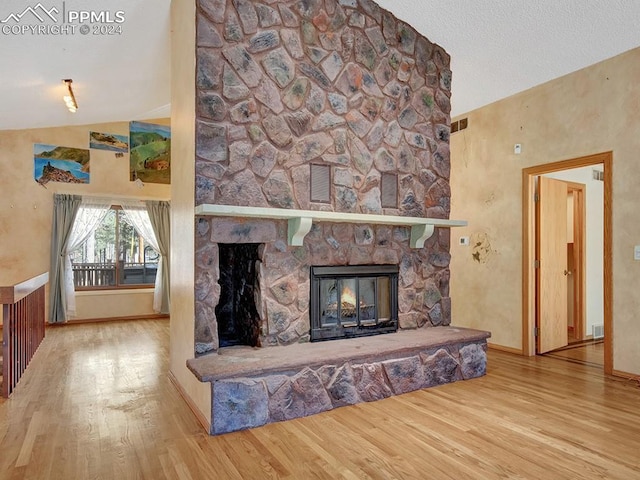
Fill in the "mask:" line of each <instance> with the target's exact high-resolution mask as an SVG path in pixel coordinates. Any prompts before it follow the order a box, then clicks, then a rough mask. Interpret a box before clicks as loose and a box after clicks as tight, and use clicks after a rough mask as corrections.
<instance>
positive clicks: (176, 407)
mask: <svg viewBox="0 0 640 480" xmlns="http://www.w3.org/2000/svg"><path fill="white" fill-rule="evenodd" d="M167 359H168V321H167V320H140V321H127V322H114V323H100V324H83V325H74V326H67V327H58V328H49V329H47V335H46V338H45V340H44V342H43V344H42V345H41V347H40V349H39V350H38V352H37V353H36V355H35V357H34V359H33V360H32V363H31V365H30V366H29V368H28V370H27V372H26V374H25V376H24V377H23V379H22V380H21V382H20V384H19V385H18V387H17V388H16V390H15V392H14V394H13V395H12V397H11V398H10V399H9V400H0V479H3V480H5V479H30V480H31V479H74V480H75V479H121V478H123V479H128V478H132V479H133V478H136V479H137V478H140V479H154V480H155V479H164V478H171V479H193V480H197V479H251V480H253V479H263V478H269V479H275V478H287V479H312V478H314V479H362V478H372V479H392V478H397V479H405V478H406V479H474V480H477V479H501V478H502V479H503V478H519V479H544V480H549V479H576V478H581V479H590V478H607V479H625V480H628V479H632V478H640V466H639V465H638V452H639V451H640V416H639V415H638V404H639V402H640V388H638V385H637V383H634V382H631V381H626V380H624V379H616V378H612V377H605V376H604V375H603V374H602V371H601V370H599V369H596V368H593V367H589V366H585V365H577V364H574V363H570V362H566V361H563V360H558V359H554V358H545V357H533V358H524V357H518V356H513V355H509V354H506V353H501V352H495V351H490V352H489V368H488V374H487V376H485V377H483V378H480V379H476V380H469V381H463V382H457V383H454V384H449V385H444V386H441V387H436V388H431V389H426V390H421V391H417V392H412V393H409V394H405V395H401V396H397V397H392V398H389V399H386V400H382V401H380V402H375V403H363V404H359V405H356V406H353V407H345V408H339V409H336V410H333V411H330V412H326V413H323V414H320V415H316V416H312V417H307V418H302V419H298V420H292V421H289V422H283V423H276V424H271V425H267V426H265V427H261V428H257V429H254V430H249V431H244V432H238V433H232V434H227V435H223V436H220V437H210V436H208V435H207V434H206V433H204V432H203V431H202V429H201V427H200V426H199V425H198V423H197V422H196V420H195V418H194V416H193V415H192V413H191V412H190V411H189V409H188V408H187V406H186V404H185V403H184V402H183V401H182V399H181V398H180V396H179V395H178V393H177V392H176V390H175V388H174V387H173V386H172V385H171V383H170V382H169V380H168V378H167Z"/></svg>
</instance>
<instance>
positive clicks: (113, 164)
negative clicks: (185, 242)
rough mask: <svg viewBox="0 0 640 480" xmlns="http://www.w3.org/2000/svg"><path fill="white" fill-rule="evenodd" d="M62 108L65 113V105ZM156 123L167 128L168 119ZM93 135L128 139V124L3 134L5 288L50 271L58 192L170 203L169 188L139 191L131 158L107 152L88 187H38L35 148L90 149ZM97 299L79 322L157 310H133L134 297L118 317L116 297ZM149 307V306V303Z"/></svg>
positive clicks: (97, 159) (94, 156) (0, 210)
mask: <svg viewBox="0 0 640 480" xmlns="http://www.w3.org/2000/svg"><path fill="white" fill-rule="evenodd" d="M60 108H64V105H63V104H62V103H61V104H60ZM153 122H156V123H165V124H166V123H168V119H164V120H153ZM90 131H98V132H104V133H115V134H121V135H128V133H129V123H128V122H116V123H108V124H99V125H83V126H73V127H59V128H41V129H31V130H4V131H0V167H1V168H2V174H1V175H0V285H13V284H15V283H19V282H21V281H23V280H26V279H28V278H30V277H33V276H35V275H38V274H40V273H42V272H46V271H48V270H49V255H50V242H51V217H52V210H53V194H54V193H73V194H78V195H100V196H119V197H128V198H157V199H164V200H167V199H169V198H170V194H171V188H170V186H169V185H159V184H146V185H145V186H144V188H137V187H136V186H135V185H134V184H133V183H132V182H129V156H128V155H127V154H125V155H124V157H122V158H115V154H114V152H108V151H105V150H91V163H90V165H91V181H90V183H89V184H70V183H54V182H51V183H48V184H47V185H46V188H45V187H42V186H40V185H39V184H38V183H36V181H35V180H34V178H33V171H34V163H33V144H34V143H45V144H51V145H59V146H64V147H76V148H89V132H90ZM98 297H99V296H96V297H94V298H93V299H92V302H93V303H92V304H91V305H89V308H85V307H87V303H86V302H85V301H84V297H80V298H79V299H78V307H79V310H78V317H77V318H79V319H82V318H106V317H111V316H129V315H146V314H153V309H148V310H147V309H144V310H143V309H142V308H141V305H133V304H132V302H131V297H130V296H127V295H126V294H125V296H124V297H123V299H122V302H120V300H119V301H118V302H119V303H120V305H121V306H125V305H127V304H128V305H132V309H131V311H130V312H128V311H127V310H126V309H123V308H119V309H118V314H117V315H115V314H114V311H113V304H114V302H113V296H109V297H108V298H107V299H99V298H98ZM134 298H140V296H139V295H138V296H136V297H134ZM134 303H135V302H134ZM144 305H145V306H149V305H150V303H149V302H148V301H146V300H145V301H144Z"/></svg>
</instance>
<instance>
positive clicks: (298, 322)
mask: <svg viewBox="0 0 640 480" xmlns="http://www.w3.org/2000/svg"><path fill="white" fill-rule="evenodd" d="M196 17H197V18H196V20H197V78H196V89H197V98H196V112H197V118H196V159H195V162H196V179H195V184H196V190H195V197H196V198H195V200H196V204H203V203H213V204H225V205H243V206H256V207H276V208H295V209H311V210H314V209H317V210H330V211H337V212H362V213H378V214H396V215H406V216H428V217H436V218H447V217H448V215H449V201H450V190H449V169H450V163H449V126H450V116H449V112H450V94H451V92H450V86H451V71H450V70H449V61H450V59H449V56H448V55H447V53H446V52H445V51H444V50H443V49H442V48H441V47H439V46H437V45H434V44H432V43H431V42H429V40H427V39H426V38H425V37H423V36H422V35H420V34H418V33H417V32H416V31H415V30H414V29H413V28H412V27H410V26H409V25H407V24H406V23H404V22H401V21H399V20H397V19H396V18H394V17H393V15H392V14H390V13H389V12H387V11H385V10H383V9H381V8H380V7H379V6H378V5H377V4H375V3H374V2H372V1H371V0H294V1H278V2H275V1H273V0H264V1H263V2H258V1H254V0H229V1H225V0H199V2H198V8H197V13H196ZM312 163H314V164H324V165H329V166H331V167H332V177H331V178H332V185H331V192H332V198H331V202H330V203H328V204H322V203H313V202H310V200H309V190H310V186H309V185H310V183H309V182H310V164H312ZM382 173H393V174H396V175H397V176H398V188H397V192H398V198H397V208H382V206H381V191H380V188H381V180H380V179H381V174H382ZM238 242H247V243H248V242H251V243H261V244H263V246H262V247H261V253H260V265H259V270H260V278H259V283H260V289H259V290H260V294H259V295H258V296H257V298H256V304H257V307H258V311H259V312H260V314H261V321H262V325H261V326H260V328H261V345H262V346H270V345H285V344H290V343H295V342H300V341H305V340H307V339H308V332H309V312H308V299H309V267H310V266H312V265H342V264H350V265H356V264H389V263H393V264H399V265H400V302H399V304H400V327H401V328H419V327H423V326H432V325H447V324H449V322H450V299H449V270H448V265H449V253H448V252H449V232H448V230H439V231H438V229H437V231H436V234H435V235H434V236H433V237H432V238H431V239H430V240H429V241H428V242H427V244H426V245H425V247H424V248H423V249H420V250H411V249H410V248H409V240H408V230H407V229H405V228H392V227H380V226H373V225H371V226H367V225H362V226H360V225H358V226H353V225H344V224H328V223H327V224H322V225H315V226H314V228H313V230H312V232H311V233H310V234H309V235H307V237H306V239H305V242H304V246H303V247H289V246H287V244H286V223H284V222H278V221H268V220H264V221H248V220H242V219H217V218H214V219H212V218H198V219H197V232H196V278H195V285H196V332H195V337H196V353H197V354H203V353H208V352H212V351H215V350H216V349H217V348H218V339H217V324H216V318H215V310H214V309H215V306H216V304H217V302H218V298H219V293H220V286H219V285H218V283H217V282H218V278H219V271H218V262H217V255H218V251H217V244H218V243H238Z"/></svg>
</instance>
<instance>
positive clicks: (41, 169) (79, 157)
mask: <svg viewBox="0 0 640 480" xmlns="http://www.w3.org/2000/svg"><path fill="white" fill-rule="evenodd" d="M89 159H90V156H89V150H85V149H81V148H69V147H58V146H55V145H45V144H42V143H36V144H34V145H33V162H34V178H35V180H36V182H38V183H39V184H41V185H46V184H47V183H49V182H62V183H89V176H90V175H89Z"/></svg>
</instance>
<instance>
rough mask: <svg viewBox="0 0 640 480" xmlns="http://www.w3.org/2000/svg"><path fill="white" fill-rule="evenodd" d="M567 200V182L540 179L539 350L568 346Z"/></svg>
mask: <svg viewBox="0 0 640 480" xmlns="http://www.w3.org/2000/svg"><path fill="white" fill-rule="evenodd" d="M567 196H568V188H567V184H566V183H565V182H562V181H560V180H554V179H551V178H546V177H539V178H538V203H537V212H536V213H537V219H538V225H537V227H538V228H537V229H536V231H537V259H538V262H539V264H538V268H537V270H536V271H537V275H536V279H537V287H538V289H537V293H538V294H537V326H538V337H537V350H538V353H545V352H549V351H551V350H555V349H557V348H560V347H564V346H566V345H568V343H569V338H568V334H567V275H568V270H567Z"/></svg>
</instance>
